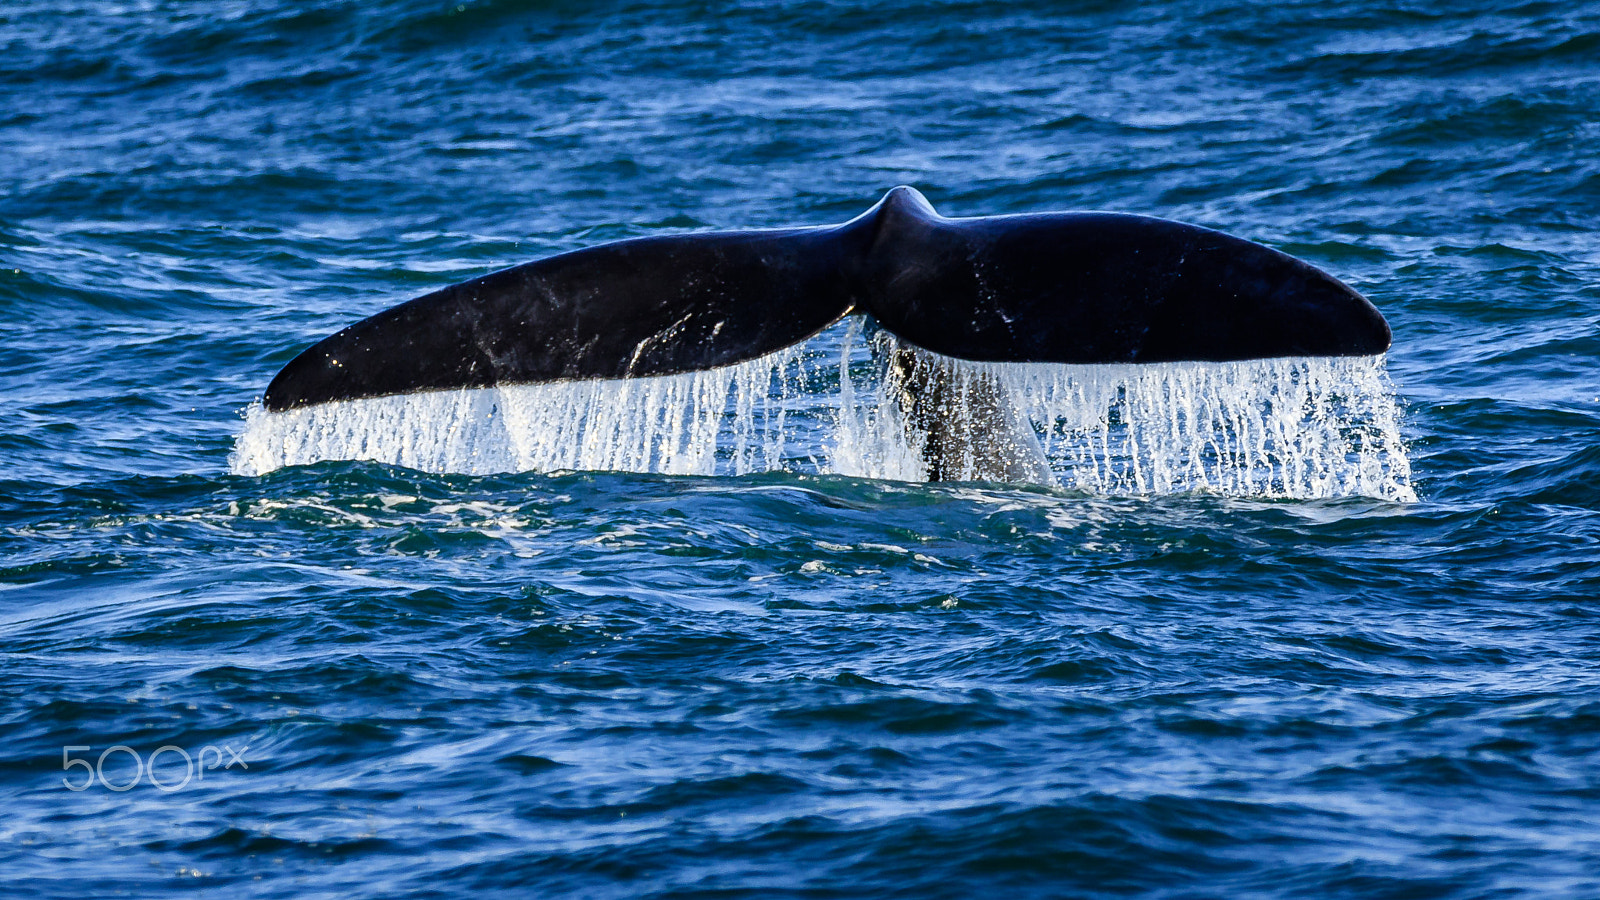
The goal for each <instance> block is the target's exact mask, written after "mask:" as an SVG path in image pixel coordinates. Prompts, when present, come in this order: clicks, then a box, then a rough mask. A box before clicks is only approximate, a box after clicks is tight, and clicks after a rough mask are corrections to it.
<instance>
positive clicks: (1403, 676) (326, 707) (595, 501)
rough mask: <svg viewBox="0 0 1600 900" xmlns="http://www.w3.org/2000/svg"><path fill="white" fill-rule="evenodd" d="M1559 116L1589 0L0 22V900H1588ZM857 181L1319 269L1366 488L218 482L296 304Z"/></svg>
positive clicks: (353, 465) (57, 6)
mask: <svg viewBox="0 0 1600 900" xmlns="http://www.w3.org/2000/svg"><path fill="white" fill-rule="evenodd" d="M1597 148H1600V4H1597V3H1595V2H1561V3H1556V2H1519V0H1512V2H1509V3H1505V2H1500V3H1491V2H1487V0H1463V2H1451V3H1445V2H1407V0H1400V2H1392V0H1384V2H1379V0H1357V2H1344V3H1327V2H1312V0H1284V2H1277V3H1272V4H1266V3H1246V2H1229V0H1177V2H1169V3H1116V2H1094V0H1083V2H1062V3H1043V2H1040V3H1029V2H1007V3H980V2H943V3H938V2H935V3H917V4H902V3H865V2H861V3H853V2H844V0H840V2H832V3H809V4H806V3H780V2H744V3H717V4H709V3H708V4H687V3H684V4H672V3H657V2H633V3H622V2H616V3H613V2H594V3H547V2H533V0H471V2H440V0H387V2H354V0H252V2H244V0H239V2H229V0H219V2H209V3H189V2H180V0H145V2H119V0H62V2H50V3H47V2H42V0H41V2H22V3H16V4H10V5H7V6H6V7H5V8H4V9H0V321H3V322H4V326H5V339H4V341H3V342H0V401H3V402H0V462H3V468H0V883H3V884H4V885H5V890H4V892H5V893H6V894H7V895H8V896H18V897H24V896H27V897H82V896H113V895H129V896H141V897H142V896H165V895H178V894H200V895H207V896H216V897H228V898H235V897H318V896H334V897H340V898H348V897H368V896H371V897H397V896H401V897H439V898H467V897H479V896H485V895H499V894H506V895H515V896H576V897H691V896H693V897H699V896H714V897H725V898H732V897H751V898H758V897H759V898H770V897H907V898H938V897H950V898H967V897H974V896H1008V895H1016V896H1028V897H1034V896H1038V897H1047V896H1048V897H1057V896H1059V897H1123V896H1150V897H1171V898H1178V897H1183V898H1202V897H1218V898H1222V897H1229V898H1232V897H1247V896H1248V897H1319V898H1321V897H1352V898H1355V897H1359V898H1367V897H1373V898H1377V897H1385V898H1388V897H1394V898H1399V897H1419V898H1420V897H1428V898H1435V897H1450V898H1457V897H1459V898H1488V897H1495V898H1509V897H1600V612H1597V608H1596V605H1595V598H1596V596H1597V595H1600V366H1597V358H1600V153H1597V152H1596V150H1597ZM899 183H906V184H913V185H916V186H918V187H920V188H921V189H922V190H923V191H925V192H926V193H927V194H928V196H929V197H930V198H931V199H932V200H933V201H934V202H935V203H936V204H937V205H938V206H939V207H940V208H941V210H943V211H945V212H947V213H949V214H954V215H981V214H994V213H1009V212H1027V211H1039V210H1056V209H1107V210H1117V211H1125V212H1138V213H1147V214H1154V215H1160V216H1166V217H1169V218H1176V219H1181V220H1185V221H1190V222H1195V223H1198V224H1202V225H1207V226H1211V227H1215V228H1220V229H1223V230H1226V231H1229V232H1231V233H1235V234H1239V235H1241V236H1244V237H1248V238H1251V239H1254V240H1258V241H1262V242H1264V243H1267V244H1269V245H1272V246H1275V247H1278V248H1280V249H1283V250H1285V251H1287V252H1289V253H1292V254H1295V255H1297V256H1300V257H1303V258H1305V259H1308V260H1310V261H1312V262H1314V263H1316V264H1317V265H1319V266H1322V267H1324V268H1326V269H1328V270H1329V271H1331V272H1334V273H1336V274H1337V275H1339V276H1340V277H1341V278H1343V279H1344V280H1346V281H1348V282H1349V283H1350V284H1352V285H1354V286H1355V287H1357V288H1358V289H1360V290H1361V291H1362V292H1364V293H1365V294H1367V295H1368V296H1370V297H1371V298H1372V299H1373V301H1374V302H1375V303H1376V304H1377V305H1378V306H1379V307H1380V308H1381V309H1382V310H1383V311H1384V313H1385V314H1386V315H1387V316H1388V318H1389V321H1390V323H1391V324H1392V325H1393V327H1394V333H1395V343H1394V348H1393V350H1392V352H1391V353H1390V355H1389V368H1390V372H1391V375H1392V377H1393V378H1394V381H1395V382H1396V384H1397V386H1398V389H1399V391H1400V394H1401V396H1402V398H1403V400H1404V402H1405V404H1406V423H1405V433H1406V436H1407V438H1408V440H1409V442H1410V448H1411V458H1412V464H1413V467H1414V472H1415V485H1416V488H1417V491H1418V493H1419V495H1420V496H1421V500H1420V501H1419V502H1416V503H1386V502H1382V501H1378V500H1372V499H1363V498H1350V499H1343V500H1329V501H1267V500H1260V499H1251V498H1235V499H1229V498H1223V497H1216V496H1206V495H1174V496H1157V497H1097V496H1087V495H1083V494H1075V493H1071V492H1064V491H1047V490H1043V489H1034V488H1028V489H1024V488H1007V487H1005V486H1000V485H921V484H907V483H899V482H888V481H873V480H868V479H853V478H845V477H842V476H829V475H815V474H785V473H767V474H762V475H754V476H746V477H739V478H689V477H667V476H660V475H648V474H624V473H604V472H571V473H556V474H516V475H504V476H495V477H466V476H451V475H429V474H425V473H419V472H415V471H410V470H405V469H397V468H388V467H384V466H380V465H377V464H374V463H361V462H324V463H320V464H317V465H314V466H308V467H296V468H290V469H284V470H280V471H277V472H274V473H272V474H269V475H266V476H263V477H259V478H254V477H241V476H234V475H230V474H228V472H229V468H228V454H229V452H230V450H231V448H232V446H233V441H234V436H235V435H236V434H237V433H238V431H239V429H240V427H241V425H242V421H241V419H240V417H239V414H240V412H241V410H243V409H244V408H245V407H246V406H247V405H248V404H249V403H251V402H252V401H253V400H254V399H256V398H258V397H259V396H260V393H261V391H262V389H263V388H264V386H265V384H266V382H267V380H268V379H269V378H270V377H271V376H272V374H273V373H274V372H276V371H277V369H278V368H279V367H281V366H282V365H283V364H284V363H286V362H287V361H288V360H289V359H290V358H292V357H293V355H294V354H295V353H297V352H299V350H301V349H303V348H304V347H305V346H307V345H308V344H309V343H310V342H312V341H313V340H315V339H317V338H319V337H321V336H323V335H326V334H328V333H331V332H332V331H334V330H336V329H338V328H340V327H342V326H343V325H345V324H347V323H349V322H350V321H353V320H354V319H356V318H359V317H361V316H363V315H366V314H369V313H372V312H375V311H377V310H379V309H382V308H384V307H386V306H389V305H391V304H393V303H395V302H397V301H399V300H403V299H406V298H408V297H411V296H415V295H418V294H421V293H423V292H426V291H427V290H430V289H432V288H434V287H438V286H442V285H445V284H449V283H453V282H456V281H459V280H463V279H466V278H469V277H473V276H476V275H479V274H482V273H484V272H487V271H490V270H492V269H494V268H498V267H501V266H505V265H509V264H513V263H517V262H522V261H525V260H528V259H533V258H537V257H539V256H543V255H547V254H550V253H554V252H559V251H564V250H569V249H574V248H578V247H583V246H588V245H591V244H594V243H598V242H601V241H605V240H611V239H617V238H624V237H632V236H639V235H650V234H668V233H678V232H684V231H691V230H695V229H701V228H732V227H749V226H772V225H789V224H819V223H827V222H837V221H843V220H844V219H847V218H849V217H850V216H852V215H855V214H857V213H859V212H860V211H862V210H863V209H865V208H866V207H867V206H868V205H870V204H871V203H872V202H873V201H875V200H876V199H877V197H878V196H880V195H881V193H882V191H883V190H884V189H885V188H887V187H889V186H892V185H894V184H899ZM119 746H120V747H124V748H127V749H126V750H122V749H119V750H114V751H113V750H111V749H110V748H112V747H119ZM164 747H170V748H174V749H171V750H165V751H162V752H161V753H159V754H157V753H156V751H158V750H161V748H164ZM64 748H76V749H64ZM134 754H137V755H138V757H139V759H140V760H142V761H144V763H145V765H144V767H143V768H140V769H138V770H136V768H135V761H134ZM152 754H156V756H155V758H154V761H153V762H152V761H151V757H152ZM186 758H187V759H188V760H190V763H189V764H186V763H185V759H186ZM79 759H81V760H84V761H86V763H87V765H84V764H77V765H74V764H73V760H79ZM64 764H65V765H67V766H69V768H66V769H63V766H64ZM97 766H98V771H95V769H96V767H97ZM149 776H154V778H155V779H156V781H157V783H156V784H152V782H151V780H150V777H149ZM136 777H137V778H139V780H138V781H137V782H136V783H132V782H133V779H135V778H136ZM186 777H187V778H188V780H187V781H185V780H184V779H185V778H186ZM64 779H65V783H64ZM130 783H132V786H131V787H128V788H127V789H126V790H117V789H116V788H119V787H122V786H124V785H128V784H130ZM86 784H87V787H85V786H84V785H86ZM163 785H164V786H163ZM80 787H81V788H83V789H82V790H77V789H76V788H80Z"/></svg>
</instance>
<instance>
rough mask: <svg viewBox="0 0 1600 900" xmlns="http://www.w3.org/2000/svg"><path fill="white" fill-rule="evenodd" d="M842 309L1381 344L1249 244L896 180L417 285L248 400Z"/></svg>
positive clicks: (591, 362)
mask: <svg viewBox="0 0 1600 900" xmlns="http://www.w3.org/2000/svg"><path fill="white" fill-rule="evenodd" d="M850 313H865V314H869V315H871V316H872V317H873V318H875V319H876V320H877V321H878V323H879V324H880V325H881V326H882V327H883V328H885V329H887V330H888V331H890V332H892V333H894V334H895V335H897V336H898V337H900V338H902V339H904V340H905V341H907V342H909V343H911V344H914V345H916V346H918V347H922V348H924V349H927V350H931V351H934V352H936V353H941V354H944V355H946V356H953V357H958V358H961V359H968V360H977V361H984V362H1053V363H1145V362H1152V363H1153V362H1177V361H1183V360H1209V361H1224V360H1239V359H1259V358H1264V357H1277V356H1365V355H1374V354H1379V353H1382V352H1384V351H1385V350H1387V349H1388V347H1389V325H1388V323H1387V322H1385V321H1384V319H1383V316H1382V314H1380V313H1379V312H1378V310H1377V309H1376V308H1375V307H1374V306H1373V305H1372V304H1371V303H1369V302H1368V301H1367V300H1366V298H1364V297H1362V296H1361V295H1360V294H1358V293H1356V292H1355V291H1354V290H1352V289H1351V288H1349V287H1348V286H1346V285H1345V284H1343V283H1342V282H1340V281H1339V280H1338V279H1336V278H1334V277H1333V276H1331V275H1329V274H1327V273H1325V272H1323V271H1321V270H1320V269H1317V268H1315V267H1313V266H1311V265H1309V264H1307V263H1305V262H1302V261H1300V260H1298V259H1295V258H1293V257H1291V256H1288V255H1286V254H1283V253H1280V252H1278V251H1276V250H1273V249H1270V248H1268V247H1263V246H1261V245H1260V244H1256V243H1252V242H1250V241H1246V240H1243V239H1241V238H1236V237H1231V236H1229V235H1226V234H1222V233H1221V232H1217V231H1212V230H1210V229H1207V228H1200V227H1197V226H1194V225H1184V224H1181V223H1178V222H1169V221H1166V220H1164V219H1156V218H1150V217H1147V216H1134V215H1121V214H1115V213H1096V212H1091V213H1042V214H1028V215H1011V216H984V217H979V218H969V219H947V218H945V217H943V216H941V215H939V214H938V213H937V212H935V211H934V209H933V207H932V206H931V205H929V203H928V201H927V199H925V198H924V197H923V196H922V194H920V193H918V192H917V191H916V190H915V189H913V188H909V187H897V188H894V189H893V190H891V191H889V193H888V194H886V195H885V196H884V198H883V199H882V200H880V201H879V202H878V204H877V205H876V206H874V207H872V208H871V209H869V210H867V211H866V212H865V213H863V214H861V215H860V216H857V217H856V218H854V219H852V220H850V221H849V222H846V223H844V224H842V225H829V226H817V227H808V228H785V229H775V230H762V231H734V232H719V233H711V234H685V235H678V236H674V237H647V238H637V239H634V240H626V241H617V242H615V243H610V244H602V245H600V246H598V247H591V248H588V249H585V250H576V251H573V252H571V253H563V254H561V255H559V256H553V257H550V258H549V259H542V260H538V261H536V262H531V263H527V264H525V265H520V266H516V267H514V268H510V269H504V270H502V271H499V272H494V273H491V274H489V275H485V276H483V277H482V278H475V279H473V280H471V281H467V282H464V283H462V284H457V285H452V286H450V287H447V288H444V289H442V290H438V291H434V292H433V293H431V294H428V295H426V296H423V297H418V298H417V299H415V300H412V301H410V302H407V303H402V304H400V305H399V306H396V307H393V308H392V309H388V310H385V311H384V312H381V313H378V314H377V315H375V316H372V317H370V318H367V319H363V320H362V321H360V322H357V323H355V324H354V325H351V326H350V327H348V328H346V329H344V330H343V331H340V332H339V333H338V334H335V335H333V336H331V337H328V338H326V339H324V340H322V341H320V342H318V343H317V344H315V345H313V346H312V347H311V348H309V349H307V350H306V351H305V352H303V353H301V354H300V355H299V356H297V357H295V358H294V360H292V361H291V362H290V363H289V364H288V365H287V366H284V368H283V371H281V372H279V373H278V375H277V377H276V378H274V379H273V380H272V384H271V385H269V386H268V387H267V392H266V397H265V405H266V408H267V409H268V410H269V411H273V412H278V411H283V410H288V409H294V408H297V407H302V406H310V405H313V404H318V403H326V402H329V401H333V400H354V399H360V398H364V397H380V396H387V395H392V394H407V393H412V392H416V391H428V390H448V389H458V388H478V387H493V386H495V385H510V384H531V383H538V382H548V381H563V380H571V379H590V378H628V377H638V376H647V375H673V374H678V373H681V372H688V371H693V370H696V369H708V368H713V367H716V366H725V365H730V364H733V363H738V362H743V361H745V360H748V359H754V358H756V357H758V356H763V355H765V354H768V353H772V352H774V351H776V350H779V349H782V348H783V347H786V346H789V345H790V344H794V343H798V342H800V341H803V340H805V339H806V338H809V337H811V336H812V335H814V334H816V333H817V332H819V331H821V330H823V329H824V328H826V327H828V326H829V325H830V324H832V323H833V322H835V321H837V320H838V319H839V318H840V317H841V316H845V315H848V314H850Z"/></svg>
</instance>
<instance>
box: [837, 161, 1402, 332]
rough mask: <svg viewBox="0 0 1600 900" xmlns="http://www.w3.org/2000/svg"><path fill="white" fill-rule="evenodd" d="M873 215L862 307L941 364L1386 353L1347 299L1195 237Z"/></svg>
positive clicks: (1188, 230) (1131, 223) (1236, 249)
mask: <svg viewBox="0 0 1600 900" xmlns="http://www.w3.org/2000/svg"><path fill="white" fill-rule="evenodd" d="M897 190H908V189H897ZM916 199H917V200H920V195H918V196H917V197H916ZM879 215H880V216H881V217H882V219H883V223H882V227H881V228H880V229H879V231H878V233H877V234H876V239H875V241H874V243H873V247H872V251H871V253H872V259H871V261H870V264H869V269H870V270H871V271H872V272H873V275H872V277H871V278H870V279H868V291H869V296H868V297H867V298H865V299H864V300H862V301H861V302H860V305H861V306H862V307H863V308H865V309H867V310H868V311H870V312H871V313H872V314H873V315H874V316H876V317H877V319H878V321H879V322H880V323H882V324H883V326H884V327H885V328H887V329H889V330H890V331H892V332H894V333H896V334H897V335H899V336H901V337H903V338H905V339H907V340H909V341H911V342H912V343H914V344H917V345H918V346H921V347H924V348H926V349H929V350H933V351H935V352H938V353H943V354H946V355H949V356H957V357H961V358H964V359H973V360H984V361H991V362H1002V361H1008V362H1059V363H1133V362H1176V361H1183V360H1210V361H1224V360H1236V359H1256V358H1263V357H1276V356H1354V355H1374V354H1378V353H1382V352H1384V351H1385V350H1387V349H1388V347H1389V326H1388V323H1386V322H1385V321H1384V319H1383V316H1382V315H1381V314H1380V313H1379V312H1378V310H1377V309H1376V308H1375V307H1374V306H1373V305H1372V304H1371V303H1370V302H1368V301H1367V299H1366V298H1365V297H1362V296H1361V295H1360V294H1358V293H1356V291H1354V290H1353V289H1351V288H1350V287H1349V286H1347V285H1345V284H1343V283H1342V282H1340V281H1339V280H1338V279H1336V278H1334V277H1333V276H1331V275H1329V274H1327V273H1326V272H1323V271H1321V270H1320V269H1317V268H1315V267H1314V266H1311V265H1310V264H1308V263H1305V262H1302V261H1300V260H1297V259H1295V258H1293V257H1291V256H1288V255H1286V254H1284V253H1280V252H1278V251H1276V250H1273V249H1271V248H1268V247H1264V246H1262V245H1260V244H1255V243H1252V242H1250V241H1246V240H1242V239H1240V238H1236V237H1232V236H1229V235H1226V234H1223V233H1221V232H1217V231H1212V230H1210V229H1207V228H1200V227H1197V226H1194V225H1185V224H1182V223H1179V222H1170V221H1166V220H1163V219H1155V218H1150V217H1147V216H1132V215H1120V214H1115V213H1047V214H1038V215H1018V216H995V217H984V218H971V219H946V218H943V217H940V216H938V215H937V214H936V213H934V212H933V210H932V207H931V206H928V205H927V204H926V202H925V201H923V202H920V203H918V202H914V201H913V199H912V198H909V197H901V198H897V197H894V196H891V197H890V198H886V201H885V203H884V204H883V206H882V207H881V208H880V212H879Z"/></svg>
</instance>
